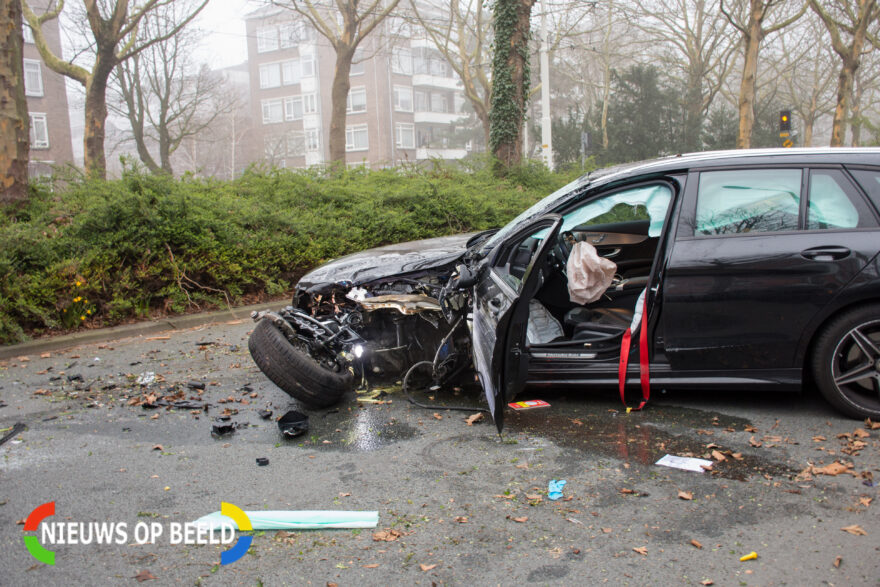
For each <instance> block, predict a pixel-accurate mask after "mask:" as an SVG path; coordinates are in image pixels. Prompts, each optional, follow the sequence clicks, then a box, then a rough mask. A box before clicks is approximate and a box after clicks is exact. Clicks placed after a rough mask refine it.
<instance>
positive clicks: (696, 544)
mask: <svg viewBox="0 0 880 587" xmlns="http://www.w3.org/2000/svg"><path fill="white" fill-rule="evenodd" d="M691 546H694V547H696V548H703V545H702V544H700V543H699V542H697V541H696V540H691Z"/></svg>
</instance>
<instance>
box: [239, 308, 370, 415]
mask: <svg viewBox="0 0 880 587" xmlns="http://www.w3.org/2000/svg"><path fill="white" fill-rule="evenodd" d="M248 349H249V350H250V352H251V356H252V357H253V358H254V362H255V363H256V364H257V367H259V368H260V371H262V372H263V373H264V374H265V375H266V377H268V378H269V379H270V380H271V381H272V383H274V384H275V385H277V386H278V387H280V388H281V389H282V390H283V391H284V392H285V393H287V394H288V395H290V396H291V397H293V398H295V399H297V400H299V401H301V402H302V403H304V404H306V405H308V406H311V407H315V408H326V407H328V406H332V405H333V404H335V403H336V402H338V401H339V399H340V398H341V397H342V396H343V395H345V393H346V392H347V391H349V390H350V389H352V387H354V376H353V375H352V374H351V372H349V371H340V372H335V371H331V370H329V369H327V368H326V367H323V366H321V365H320V364H318V362H317V361H315V360H314V359H313V358H312V357H310V356H309V355H308V354H307V353H306V352H305V351H304V350H300V349H298V348H296V347H295V346H294V345H293V344H291V342H290V341H289V340H287V338H286V337H285V336H284V334H282V333H281V331H280V330H278V327H277V326H275V325H274V324H272V322H271V321H269V320H260V321H259V322H258V323H257V326H256V328H254V331H253V332H252V333H251V336H250V339H248Z"/></svg>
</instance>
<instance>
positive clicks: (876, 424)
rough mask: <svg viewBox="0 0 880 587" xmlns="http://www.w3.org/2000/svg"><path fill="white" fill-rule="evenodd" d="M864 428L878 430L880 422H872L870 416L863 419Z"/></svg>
mask: <svg viewBox="0 0 880 587" xmlns="http://www.w3.org/2000/svg"><path fill="white" fill-rule="evenodd" d="M865 428H867V429H868V430H880V422H872V421H871V418H867V419H866V420H865Z"/></svg>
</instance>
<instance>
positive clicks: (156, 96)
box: [110, 0, 235, 174]
mask: <svg viewBox="0 0 880 587" xmlns="http://www.w3.org/2000/svg"><path fill="white" fill-rule="evenodd" d="M182 10H183V11H187V10H188V9H187V3H185V2H180V1H179V0H178V1H177V2H175V3H174V4H173V5H169V6H167V7H165V8H164V9H163V10H162V11H160V12H156V13H155V14H152V15H149V16H148V17H147V18H145V19H144V23H143V26H142V31H141V35H143V36H144V37H146V38H152V37H160V36H164V35H165V33H166V32H167V29H168V27H173V26H175V25H174V23H176V22H178V21H179V20H180V19H179V16H178V15H179V14H180V12H181V11H182ZM195 46H196V39H195V38H194V37H193V35H192V34H189V33H188V32H187V31H180V32H178V33H177V34H176V35H174V36H172V37H169V38H168V39H166V40H164V41H162V42H159V43H156V44H154V45H151V46H150V47H148V48H147V49H145V50H144V51H142V52H141V53H139V54H137V55H135V56H133V57H132V58H130V59H128V60H126V61H123V62H122V63H120V64H119V66H117V68H116V72H115V75H114V78H115V82H116V84H115V85H116V92H117V93H118V100H116V101H115V103H114V102H111V105H110V109H111V110H113V111H114V112H116V113H118V114H120V115H122V116H125V117H126V118H127V119H128V121H129V123H130V124H131V129H132V135H133V139H134V141H135V145H136V147H137V152H138V156H139V157H140V159H141V161H143V163H144V165H146V166H147V168H148V169H150V170H151V171H152V172H154V173H156V172H160V171H161V172H165V173H169V174H172V173H173V172H174V170H173V168H172V162H171V156H172V155H173V154H174V152H175V151H176V150H177V149H178V147H180V145H181V142H182V141H184V140H185V139H187V138H189V137H192V136H195V135H197V134H199V133H200V132H202V131H203V130H204V129H205V128H207V127H208V126H209V125H210V124H211V123H212V122H213V121H214V120H215V119H216V118H217V117H218V116H220V115H222V114H225V113H226V112H228V111H230V110H231V109H232V108H234V107H235V102H234V101H230V100H225V99H223V96H224V95H234V94H230V93H229V92H227V91H226V90H227V88H226V84H225V82H224V79H223V77H222V76H221V75H220V74H218V73H215V72H212V71H210V70H209V69H208V68H207V67H206V66H204V65H202V66H201V67H198V66H196V65H195V64H194V63H193V61H192V59H191V55H192V51H193V49H194V47H195ZM150 145H155V148H156V150H157V151H158V162H157V161H156V158H154V157H153V155H152V154H151V153H150V148H149V147H150Z"/></svg>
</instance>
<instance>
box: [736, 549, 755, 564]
mask: <svg viewBox="0 0 880 587" xmlns="http://www.w3.org/2000/svg"><path fill="white" fill-rule="evenodd" d="M756 558H758V553H757V552H755V551H754V550H753V551H752V552H750V553H749V554H747V555H745V556H741V557H739V562H741V563H744V562H746V561H753V560H755V559H756Z"/></svg>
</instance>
